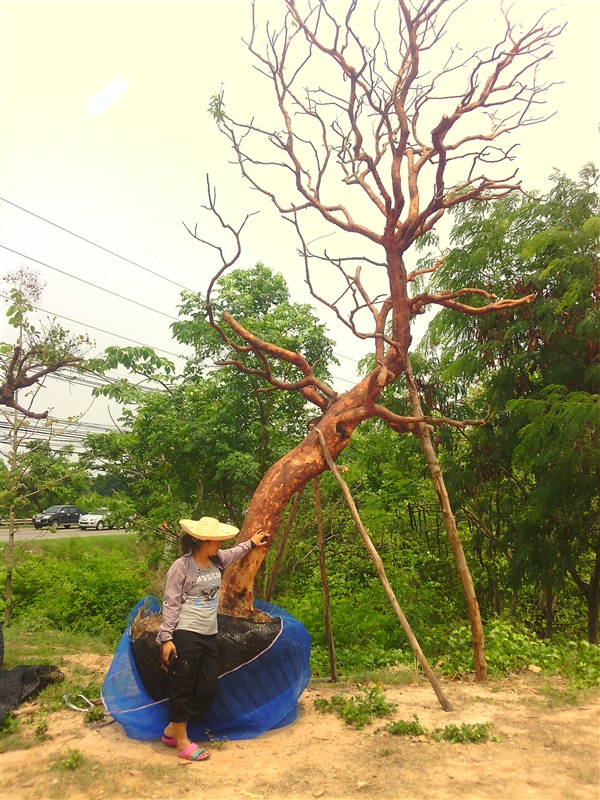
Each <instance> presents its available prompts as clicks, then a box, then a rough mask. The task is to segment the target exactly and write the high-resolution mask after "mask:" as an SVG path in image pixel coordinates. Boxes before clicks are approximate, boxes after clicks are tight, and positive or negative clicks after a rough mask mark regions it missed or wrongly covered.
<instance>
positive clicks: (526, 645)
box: [436, 619, 600, 687]
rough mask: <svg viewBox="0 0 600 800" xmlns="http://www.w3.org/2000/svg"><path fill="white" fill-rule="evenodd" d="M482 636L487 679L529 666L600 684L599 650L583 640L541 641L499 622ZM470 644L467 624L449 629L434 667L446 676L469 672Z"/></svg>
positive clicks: (582, 682)
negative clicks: (444, 644)
mask: <svg viewBox="0 0 600 800" xmlns="http://www.w3.org/2000/svg"><path fill="white" fill-rule="evenodd" d="M484 633H485V645H486V662H487V668H488V674H489V675H490V676H496V677H500V676H503V675H507V674H509V673H512V672H518V671H522V670H526V669H527V668H528V666H529V665H530V664H531V665H533V666H535V667H539V668H541V669H542V670H543V672H544V674H546V675H557V674H560V675H562V676H564V677H565V678H568V679H569V680H570V681H571V682H572V683H573V684H574V685H577V686H582V687H584V686H594V685H597V684H598V683H600V650H599V648H598V647H597V646H595V645H591V644H589V643H588V642H585V641H580V642H574V641H560V640H558V641H556V642H555V643H551V642H546V641H541V640H540V639H538V638H537V637H535V636H532V635H531V634H527V633H525V632H524V631H522V630H519V629H518V628H516V627H515V626H514V625H513V624H510V623H508V622H505V621H503V620H499V619H496V620H492V621H491V622H489V623H487V624H486V625H484ZM470 641H471V635H470V630H469V628H468V626H467V625H461V626H459V627H456V628H454V629H453V630H451V631H450V632H449V633H448V640H447V645H446V646H445V647H444V650H443V652H444V655H441V656H440V658H439V660H438V662H437V665H436V666H437V668H438V669H440V670H441V671H442V672H443V673H445V674H448V675H454V674H456V673H459V674H466V673H469V672H472V671H473V657H472V652H471V646H470Z"/></svg>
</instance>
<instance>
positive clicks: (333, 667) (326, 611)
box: [313, 478, 337, 683]
mask: <svg viewBox="0 0 600 800" xmlns="http://www.w3.org/2000/svg"><path fill="white" fill-rule="evenodd" d="M313 487H314V490H315V510H316V513H317V530H318V531H319V570H320V572H321V583H322V584H323V617H324V620H325V636H326V638H327V649H328V650H329V674H330V676H331V680H332V681H333V682H334V683H336V682H337V664H336V661H335V644H334V641H333V633H332V631H331V613H330V604H329V581H328V580H327V567H326V565H325V531H324V529H323V514H322V513H321V491H320V489H319V479H318V478H313Z"/></svg>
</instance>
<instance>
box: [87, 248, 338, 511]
mask: <svg viewBox="0 0 600 800" xmlns="http://www.w3.org/2000/svg"><path fill="white" fill-rule="evenodd" d="M216 302H217V304H218V303H227V305H228V307H231V308H233V309H235V314H236V318H237V319H239V320H240V321H242V322H243V324H251V325H252V326H253V327H255V328H256V329H258V330H260V331H262V332H264V333H265V334H266V335H268V336H269V337H270V338H271V339H272V340H274V341H277V342H278V343H279V344H280V346H282V347H293V348H295V349H299V350H302V351H303V352H305V353H306V357H307V358H310V359H311V360H313V361H314V362H316V363H317V366H316V367H315V370H317V371H318V372H319V374H321V375H323V376H324V377H325V378H328V377H329V372H328V369H329V364H330V363H331V362H334V361H335V359H334V357H333V353H332V342H331V340H330V339H329V338H328V337H327V336H326V335H325V329H324V326H323V325H322V323H320V322H319V321H318V320H317V319H316V317H315V315H314V312H313V311H312V309H311V308H310V307H309V306H307V305H302V304H299V303H293V302H291V300H290V296H289V291H288V288H287V285H286V283H285V281H284V279H283V277H282V276H281V275H280V274H278V273H275V272H273V271H272V270H271V269H269V268H267V267H265V266H264V265H263V264H260V263H259V264H257V265H256V266H255V267H253V268H250V269H248V270H241V269H238V270H234V271H233V272H231V273H230V274H229V275H227V276H226V277H224V278H223V280H222V281H221V283H220V284H219V289H218V292H217V298H216ZM206 316H207V311H206V304H205V301H204V299H203V298H202V297H201V296H200V295H195V294H189V293H186V294H185V295H184V297H183V301H182V306H181V317H182V319H181V321H179V322H177V323H174V325H173V330H174V334H175V337H176V338H177V339H178V341H180V342H182V343H185V344H187V345H191V346H192V347H193V349H194V353H193V355H192V356H191V357H190V358H189V359H188V361H187V363H186V366H185V369H184V374H183V379H172V380H170V382H167V376H166V375H163V378H162V379H161V380H160V385H159V388H158V389H157V390H155V391H153V392H145V393H142V392H140V391H139V390H135V388H133V387H130V386H129V385H127V384H125V385H121V386H115V384H111V385H110V386H107V387H106V388H105V389H103V391H104V392H106V393H108V392H110V393H111V394H112V396H113V397H117V398H118V399H121V400H122V401H123V402H125V403H133V404H134V405H132V406H131V407H129V406H127V409H128V410H127V412H126V413H127V417H126V418H127V422H128V427H129V429H130V430H129V432H124V433H109V434H106V435H101V436H98V435H90V436H88V437H87V445H88V448H89V451H90V455H91V457H92V460H91V462H90V464H91V465H93V466H95V467H96V468H108V469H109V470H110V471H112V472H114V473H116V474H118V475H119V476H121V477H122V479H123V481H124V482H125V484H126V486H127V489H126V491H127V493H128V495H129V496H130V498H131V499H132V500H133V502H134V503H135V506H136V509H137V511H138V512H139V513H140V514H142V515H144V516H146V517H148V518H149V519H150V520H152V521H153V522H154V523H155V524H156V523H158V524H160V522H162V521H165V520H166V521H169V522H170V523H176V521H177V520H178V519H179V518H181V517H185V516H188V515H190V514H192V513H202V514H208V515H214V516H219V517H223V518H228V519H230V520H231V521H232V522H233V523H236V524H238V525H241V524H242V521H243V518H244V513H245V511H246V509H247V507H248V504H249V502H250V499H251V498H252V494H253V492H254V490H255V489H256V486H257V485H258V483H259V481H260V479H261V477H262V475H263V474H264V472H265V471H266V470H267V469H268V468H269V466H270V465H271V464H272V463H274V462H275V461H276V460H277V459H279V458H280V457H281V456H282V455H283V454H284V453H286V452H287V451H288V450H289V449H290V447H292V446H293V445H294V443H295V442H297V441H298V440H300V439H301V438H302V437H303V436H304V434H305V432H306V430H307V423H308V417H309V410H308V409H307V404H306V401H305V399H304V398H303V397H302V396H301V395H299V394H287V393H277V392H265V391H264V383H263V381H262V380H261V378H260V376H258V375H256V374H255V373H256V371H257V369H258V367H259V365H260V359H259V358H258V357H257V356H256V355H255V354H253V353H248V354H243V355H242V356H240V357H241V358H242V357H243V358H244V359H245V369H244V370H242V371H240V370H239V369H237V368H236V366H235V365H232V364H230V363H221V365H220V368H219V369H216V370H215V369H214V367H213V368H210V367H209V366H208V365H209V364H210V365H212V364H213V363H214V362H217V363H219V362H220V360H221V359H222V358H223V356H224V354H225V352H226V348H225V345H224V343H223V340H222V338H221V337H220V336H219V335H218V334H217V333H216V332H215V329H214V328H213V327H212V326H211V325H210V324H209V323H208V322H207V320H206ZM141 355H142V354H139V353H137V354H136V353H132V351H131V350H129V349H128V350H124V351H116V350H111V359H110V360H109V361H110V366H113V365H114V364H115V363H116V362H117V361H119V360H121V362H122V363H126V366H128V368H130V369H131V368H132V366H134V367H135V369H136V371H137V372H138V373H141V372H142V371H143V369H144V370H145V374H146V376H147V377H149V378H151V379H154V380H156V379H157V377H158V375H159V373H158V372H157V370H158V369H159V368H160V367H161V366H162V367H164V366H165V365H164V364H160V363H159V361H160V360H159V361H156V362H154V361H152V362H151V359H150V360H149V359H148V354H144V358H145V361H144V363H145V367H144V368H143V369H142V365H141V362H140V356H141ZM113 358H114V359H115V361H113V360H112V359H113ZM150 365H151V366H152V369H148V367H149V366H150ZM288 377H289V376H287V375H286V372H285V370H281V371H280V372H279V373H278V379H280V380H282V381H284V380H286V379H288ZM171 378H172V376H171Z"/></svg>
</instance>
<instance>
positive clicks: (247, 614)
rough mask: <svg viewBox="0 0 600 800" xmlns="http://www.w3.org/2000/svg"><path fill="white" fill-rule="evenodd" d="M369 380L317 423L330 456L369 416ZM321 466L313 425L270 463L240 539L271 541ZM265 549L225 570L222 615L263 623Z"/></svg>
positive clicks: (323, 464)
mask: <svg viewBox="0 0 600 800" xmlns="http://www.w3.org/2000/svg"><path fill="white" fill-rule="evenodd" d="M371 382H372V376H368V377H366V378H365V379H364V380H362V381H361V382H360V383H359V384H357V386H355V387H354V388H353V389H351V390H350V391H349V392H346V393H345V394H342V395H340V396H339V397H338V398H336V401H335V402H334V403H332V404H331V405H330V406H329V408H328V409H327V411H326V412H325V414H324V415H323V417H322V418H321V420H320V421H319V422H318V423H317V427H318V428H319V430H320V431H321V432H322V434H323V436H324V437H325V441H326V442H327V448H328V450H329V452H330V453H331V454H332V457H333V458H337V457H338V456H339V454H340V453H341V452H342V451H343V450H344V449H345V447H346V446H347V445H348V443H349V442H350V437H351V436H352V433H353V431H354V429H355V428H356V427H357V425H359V424H360V423H361V422H363V421H364V420H365V419H369V418H370V417H372V416H373V407H372V403H370V402H369V391H372V386H371ZM325 469H327V461H326V460H325V457H324V455H323V451H322V449H321V446H320V444H319V438H318V435H317V432H316V429H315V428H313V429H312V430H311V431H310V432H309V433H308V434H307V436H306V437H305V438H304V439H303V440H302V442H300V444H299V445H297V447H295V448H294V449H293V450H291V451H290V452H289V453H286V455H284V456H283V457H282V458H281V459H280V460H279V461H278V462H277V463H275V464H273V466H272V467H271V468H270V469H269V470H268V471H267V473H266V474H265V476H264V477H263V479H262V481H261V482H260V484H259V485H258V487H257V489H256V491H255V492H254V495H253V497H252V500H251V502H250V506H249V508H248V511H247V513H246V516H245V519H244V524H243V526H242V530H241V532H240V535H239V537H238V542H244V541H246V540H247V539H249V538H250V537H252V536H253V535H254V534H255V533H257V532H258V531H259V530H260V529H262V530H264V531H265V532H266V533H268V534H270V536H271V537H272V540H273V538H274V537H275V534H276V533H277V530H278V528H279V525H280V522H281V517H282V515H283V512H284V510H285V508H286V506H287V504H288V503H289V500H290V498H291V497H292V495H294V494H295V493H296V492H299V491H300V490H301V489H303V488H304V487H305V486H306V484H307V483H308V482H309V481H310V480H312V478H315V477H317V476H318V475H320V474H321V473H322V472H323V471H324V470H325ZM267 549H268V547H257V548H256V549H254V550H252V552H251V553H249V554H248V555H247V556H246V558H244V559H242V560H241V561H238V562H237V563H235V564H232V565H231V566H230V567H229V568H228V569H227V570H226V571H225V573H224V575H223V583H222V584H221V591H220V593H219V610H220V612H221V613H223V614H229V615H230V616H232V617H241V618H245V619H254V620H256V621H261V620H265V621H266V615H264V614H261V613H260V612H258V611H257V610H256V609H255V608H254V579H255V576H256V575H257V574H258V570H259V569H260V565H261V564H262V562H263V559H264V558H265V557H266V555H267Z"/></svg>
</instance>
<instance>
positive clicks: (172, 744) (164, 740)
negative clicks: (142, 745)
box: [161, 733, 177, 747]
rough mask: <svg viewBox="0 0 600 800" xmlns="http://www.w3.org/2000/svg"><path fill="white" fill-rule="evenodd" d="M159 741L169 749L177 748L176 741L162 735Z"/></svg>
mask: <svg viewBox="0 0 600 800" xmlns="http://www.w3.org/2000/svg"><path fill="white" fill-rule="evenodd" d="M161 741H162V743H163V744H168V745H169V747H177V739H174V738H173V739H171V738H170V737H169V736H165V735H164V733H163V735H162V737H161Z"/></svg>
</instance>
